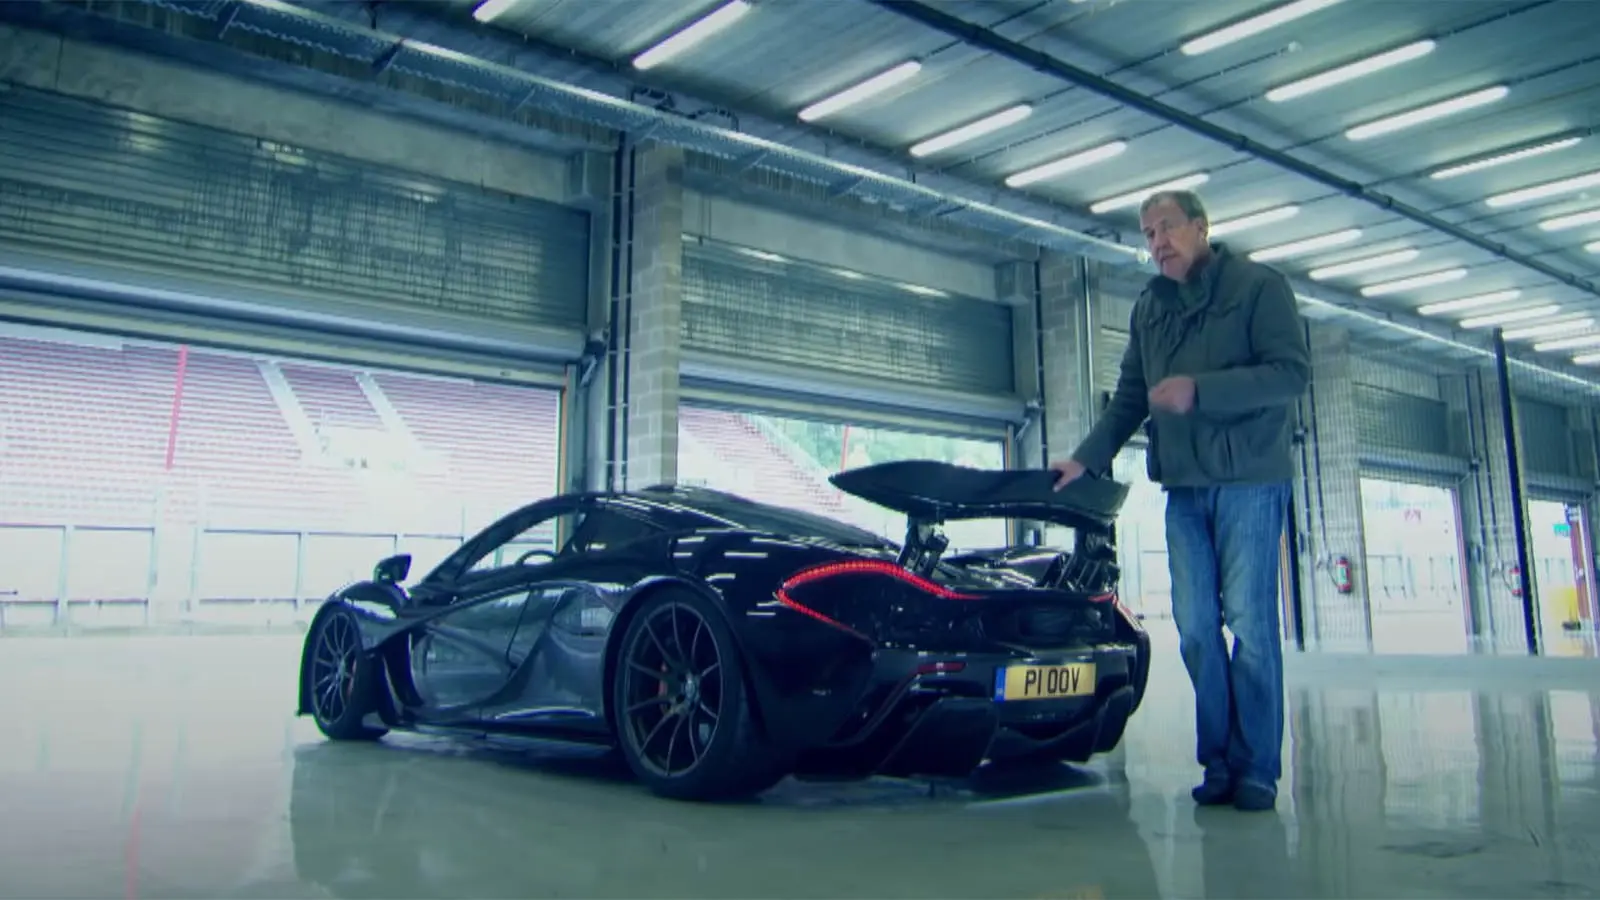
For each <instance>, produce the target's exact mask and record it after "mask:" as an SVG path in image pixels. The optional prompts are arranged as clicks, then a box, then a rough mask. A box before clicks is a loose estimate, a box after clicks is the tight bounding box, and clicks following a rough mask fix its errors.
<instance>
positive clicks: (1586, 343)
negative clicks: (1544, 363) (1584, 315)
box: [1533, 334, 1600, 353]
mask: <svg viewBox="0 0 1600 900" xmlns="http://www.w3.org/2000/svg"><path fill="white" fill-rule="evenodd" d="M1597 346H1600V334H1580V335H1577V336H1575V337H1564V338H1556V339H1555V340H1553V341H1540V342H1539V343H1537V344H1534V345H1533V349H1535V350H1537V351H1539V352H1540V353H1548V352H1550V351H1551V350H1581V349H1583V348H1584V347H1597Z"/></svg>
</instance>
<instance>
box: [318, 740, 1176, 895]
mask: <svg viewBox="0 0 1600 900" xmlns="http://www.w3.org/2000/svg"><path fill="white" fill-rule="evenodd" d="M405 744H406V745H401V744H400V742H396V741H387V742H385V743H384V744H380V745H374V746H348V745H346V746H335V745H328V744H311V745H306V746H302V747H300V748H298V749H297V751H296V753H295V756H294V775H293V789H292V790H293V793H292V797H291V801H290V827H291V832H292V837H293V843H294V859H295V864H296V867H297V870H298V875H299V878H300V879H301V880H302V881H303V882H305V883H307V884H310V885H315V886H317V887H318V888H320V889H322V890H326V891H329V892H331V893H332V894H333V895H335V896H339V897H352V898H354V897H391V898H392V897H412V896H432V897H537V896H589V897H597V896H619V897H620V896H644V895H649V896H653V897H669V896H681V897H794V896H801V895H804V896H808V897H813V896H814V897H842V896H865V895H869V894H870V895H875V896H888V894H886V893H884V892H885V891H886V890H888V887H887V886H888V885H891V884H892V885H896V888H895V889H894V891H893V893H897V894H898V893H902V892H903V893H904V895H905V896H972V897H979V896H982V897H1000V896H1006V897H1063V896H1067V897H1086V898H1087V897H1112V896H1138V897H1152V896H1156V895H1158V894H1159V893H1160V892H1159V890H1158V888H1157V885H1156V881H1155V872H1154V869H1153V867H1152V865H1151V860H1150V856H1149V852H1148V851H1147V849H1146V845H1145V842H1144V841H1143V840H1142V839H1141V838H1140V836H1139V834H1138V830H1137V829H1136V828H1135V826H1134V825H1133V823H1132V820H1131V819H1130V817H1129V815H1128V809H1127V799H1126V798H1127V794H1126V792H1125V791H1123V790H1120V789H1119V788H1118V786H1117V785H1115V784H1111V783H1108V781H1107V778H1106V776H1105V774H1104V773H1103V772H1099V771H1096V770H1094V769H1090V768H1076V767H1070V766H1044V767H1032V768H1028V769H1018V770H1013V771H987V770H980V772H979V773H978V774H977V775H976V776H974V777H973V778H970V779H967V780H965V781H963V782H945V783H932V782H922V781H915V780H895V779H871V780H868V781H859V782H837V783H806V782H796V781H795V780H793V779H790V780H787V781H785V782H783V783H781V784H779V785H778V786H777V787H776V788H774V789H772V790H771V791H769V792H767V793H766V794H764V795H763V796H762V797H760V798H759V799H756V800H753V801H749V802H746V803H733V804H716V805H697V804H687V803H673V802H666V801H662V800H660V799H659V798H655V797H652V796H650V795H649V794H648V793H647V792H645V791H644V790H643V789H642V788H640V787H639V786H638V785H637V784H635V783H634V782H633V781H632V779H631V778H630V777H629V776H628V775H627V772H626V770H625V769H624V768H623V767H622V766H621V764H620V763H619V762H617V761H615V760H614V759H611V758H608V757H595V758H587V759H585V758H575V757H572V756H556V755H552V756H547V757H542V758H541V757H533V756H530V755H528V754H524V753H516V752H508V751H498V750H490V749H482V748H473V749H462V748H461V747H460V745H451V744H448V743H445V742H435V741H432V740H429V739H419V740H416V741H409V740H408V741H406V742H405ZM486 762H487V763H491V764H489V765H485V764H484V763H486Z"/></svg>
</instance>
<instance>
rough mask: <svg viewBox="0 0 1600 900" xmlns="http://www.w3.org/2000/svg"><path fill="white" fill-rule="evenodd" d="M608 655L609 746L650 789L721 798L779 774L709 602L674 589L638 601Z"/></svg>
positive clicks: (764, 785)
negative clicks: (612, 731)
mask: <svg viewBox="0 0 1600 900" xmlns="http://www.w3.org/2000/svg"><path fill="white" fill-rule="evenodd" d="M617 653H618V656H617V665H616V670H615V672H614V674H613V675H612V679H611V685H610V690H611V699H612V709H613V711H614V720H615V723H616V736H617V745H618V746H619V747H620V748H621V750H622V754H623V757H624V758H625V759H626V760H627V763H628V767H629V768H630V769H632V770H633V773H634V775H635V776H636V777H637V778H638V779H639V780H640V781H641V782H643V783H644V784H645V785H646V786H648V787H649V788H650V790H652V791H653V792H655V793H656V794H658V795H660V796H663V797H668V798H671V799H674V800H693V801H716V800H728V799H734V798H739V797H748V796H751V795H754V794H759V793H761V792H762V791H765V790H766V789H768V788H770V787H772V786H773V785H775V784H777V783H778V782H779V781H781V780H782V779H783V778H784V776H786V775H787V774H789V773H788V767H787V766H786V765H785V764H784V763H783V761H782V760H781V759H780V758H779V756H778V754H777V753H775V752H774V751H773V750H772V748H771V747H770V746H769V745H768V743H767V741H766V739H765V736H764V735H763V734H762V733H761V729H760V726H759V723H758V722H757V720H756V717H755V715H754V710H753V701H752V698H751V696H750V693H749V691H748V689H747V688H746V682H745V670H744V663H743V660H742V659H741V657H740V655H739V650H738V646H737V645H736V644H735V643H734V639H733V632H732V631H731V630H730V629H729V628H728V625H727V623H726V621H724V619H723V617H722V614H721V611H720V610H718V609H717V608H716V606H715V605H714V604H713V603H712V602H711V601H709V600H707V599H705V598H704V597H702V596H700V595H699V594H696V593H694V592H693V591H688V590H676V589H675V590H666V591H662V592H660V593H656V594H652V595H650V596H648V597H646V598H644V599H643V600H641V601H640V607H639V609H638V611H637V612H636V613H635V614H634V615H633V616H631V617H630V618H629V620H628V625H627V628H626V630H625V631H624V632H623V634H622V639H621V641H620V643H619V644H618V647H617ZM690 676H692V677H690Z"/></svg>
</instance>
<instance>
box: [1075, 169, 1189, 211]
mask: <svg viewBox="0 0 1600 900" xmlns="http://www.w3.org/2000/svg"><path fill="white" fill-rule="evenodd" d="M1210 180H1211V173H1210V172H1194V173H1192V174H1189V175H1185V176H1183V177H1182V178H1174V179H1172V180H1171V181H1163V182H1162V183H1160V184H1153V185H1150V186H1149V187H1143V188H1140V189H1138V190H1137V191H1129V192H1128V193H1126V194H1121V195H1119V196H1116V197H1107V198H1106V199H1104V200H1099V201H1096V202H1095V203H1094V204H1092V205H1091V206H1090V207H1089V211H1090V212H1092V213H1094V214H1095V215H1097V216H1098V215H1100V214H1101V213H1108V212H1110V211H1112V210H1114V209H1121V208H1123V207H1124V206H1138V205H1139V204H1140V203H1143V202H1144V198H1146V197H1148V196H1150V195H1151V194H1154V193H1157V192H1158V191H1182V190H1186V189H1188V188H1192V187H1199V186H1200V185H1202V184H1205V183H1206V182H1207V181H1210Z"/></svg>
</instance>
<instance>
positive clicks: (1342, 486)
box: [1295, 324, 1372, 650]
mask: <svg viewBox="0 0 1600 900" xmlns="http://www.w3.org/2000/svg"><path fill="white" fill-rule="evenodd" d="M1357 364H1358V363H1357V361H1356V360H1355V359H1354V358H1353V357H1352V355H1351V347H1350V333H1349V332H1348V331H1346V330H1345V329H1342V328H1334V327H1324V326H1322V325H1320V324H1318V325H1315V326H1313V327H1312V329H1311V391H1310V392H1309V394H1308V397H1307V399H1306V401H1305V403H1304V404H1303V408H1304V409H1305V410H1306V411H1307V412H1308V413H1309V414H1310V415H1309V416H1308V418H1309V421H1308V422H1307V423H1306V424H1307V436H1306V440H1307V447H1306V453H1305V454H1303V472H1302V475H1303V477H1301V478H1297V479H1296V480H1295V504H1296V507H1297V508H1298V509H1300V510H1304V512H1303V513H1302V520H1301V525H1302V526H1303V528H1302V535H1301V543H1302V552H1301V555H1300V559H1299V565H1300V567H1301V570H1300V575H1301V585H1302V588H1303V600H1304V608H1305V616H1306V638H1307V644H1308V645H1311V644H1313V643H1314V644H1317V645H1320V646H1322V647H1324V648H1340V649H1356V650H1365V649H1367V648H1368V647H1369V646H1370V641H1371V637H1372V629H1371V624H1372V620H1371V602H1370V599H1369V597H1368V594H1367V572H1366V567H1365V565H1364V563H1365V558H1366V554H1365V547H1366V540H1365V536H1364V534H1363V532H1362V522H1361V443H1360V434H1359V433H1358V431H1357V428H1356V406H1355V403H1356V401H1355V391H1354V387H1355V377H1354V367H1355V366H1356V365H1357ZM1339 556H1344V557H1348V558H1349V559H1350V562H1351V582H1352V587H1351V591H1350V593H1348V594H1341V593H1339V591H1338V588H1337V585H1336V584H1335V581H1334V577H1333V574H1334V573H1333V568H1332V565H1333V561H1334V559H1335V558H1337V557H1339Z"/></svg>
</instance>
